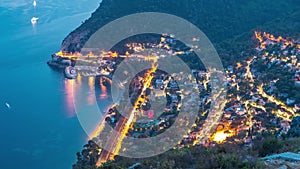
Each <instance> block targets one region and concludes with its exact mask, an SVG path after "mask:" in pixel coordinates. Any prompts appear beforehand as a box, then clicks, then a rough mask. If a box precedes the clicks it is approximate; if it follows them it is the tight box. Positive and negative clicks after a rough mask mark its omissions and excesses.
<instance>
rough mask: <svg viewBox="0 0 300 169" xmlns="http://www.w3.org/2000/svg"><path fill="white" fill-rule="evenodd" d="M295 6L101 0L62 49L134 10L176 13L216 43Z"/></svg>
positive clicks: (218, 0)
mask: <svg viewBox="0 0 300 169" xmlns="http://www.w3.org/2000/svg"><path fill="white" fill-rule="evenodd" d="M275 1H276V2H275ZM291 3H294V4H295V5H291ZM291 6H293V7H294V8H293V7H292V8H291ZM297 7H299V5H298V3H297V2H296V1H295V0H287V1H281V0H265V1H261V0H252V1H240V0H231V1H227V0H210V1H207V0H205V1H204V0H176V1H175V0H173V1H172V0H103V1H102V2H101V4H100V6H99V8H98V9H97V10H96V11H95V12H94V13H93V14H92V15H91V17H90V18H89V19H88V20H86V21H85V22H84V23H83V24H82V25H81V26H80V27H78V28H77V29H76V30H74V31H73V32H71V33H70V34H69V35H68V36H67V37H66V38H65V39H64V40H63V43H62V47H61V50H62V51H65V52H76V51H80V49H81V48H82V47H83V45H84V43H85V42H86V41H87V40H88V39H89V37H90V36H91V35H92V34H93V33H94V32H96V31H97V30H98V29H99V28H101V27H102V26H104V25H105V24H107V23H109V22H110V21H113V20H115V19H117V18H119V17H122V16H125V15H129V14H133V13H137V12H164V13H169V14H173V15H177V16H179V17H182V18H184V19H186V20H188V21H190V22H191V23H193V24H195V25H196V26H198V27H199V28H200V29H201V30H202V31H203V32H204V33H205V34H206V35H207V36H208V38H210V40H211V41H212V42H213V43H218V42H220V41H223V40H226V39H230V38H233V37H235V36H237V35H240V34H242V33H245V32H249V31H250V30H252V29H254V28H257V27H259V26H260V25H262V24H264V23H265V22H267V21H270V20H272V19H275V18H278V17H283V16H285V15H287V11H288V12H292V11H295V10H297ZM246 16H247V17H246ZM249 16H251V17H249Z"/></svg>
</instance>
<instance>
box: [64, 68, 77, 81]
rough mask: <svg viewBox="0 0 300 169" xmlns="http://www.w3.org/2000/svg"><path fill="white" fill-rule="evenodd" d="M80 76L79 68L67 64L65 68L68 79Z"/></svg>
mask: <svg viewBox="0 0 300 169" xmlns="http://www.w3.org/2000/svg"><path fill="white" fill-rule="evenodd" d="M77 76H78V72H77V70H76V69H75V68H74V67H72V66H67V67H66V68H65V77H66V78H68V79H76V78H77Z"/></svg>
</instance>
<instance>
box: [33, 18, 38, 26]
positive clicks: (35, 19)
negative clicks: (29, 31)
mask: <svg viewBox="0 0 300 169" xmlns="http://www.w3.org/2000/svg"><path fill="white" fill-rule="evenodd" d="M38 20H39V18H36V17H32V18H31V23H32V25H35V24H36V23H37V21H38Z"/></svg>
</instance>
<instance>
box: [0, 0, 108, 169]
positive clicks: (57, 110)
mask: <svg viewBox="0 0 300 169" xmlns="http://www.w3.org/2000/svg"><path fill="white" fill-rule="evenodd" d="M33 2H34V1H33V0H0V22H1V26H0V49H1V50H0V71H1V74H0V76H1V78H0V79H1V80H0V168H1V169H20V168H23V169H70V168H71V167H72V164H73V163H75V162H76V152H78V151H80V150H81V149H82V146H83V145H84V144H85V143H86V142H87V140H88V135H87V133H86V132H85V131H84V130H83V128H82V127H81V125H80V122H79V120H78V119H77V116H76V111H75V110H74V107H73V102H72V99H73V98H72V95H73V94H72V83H74V82H71V81H68V80H67V79H65V78H64V76H63V74H62V73H61V72H59V71H56V70H54V69H51V68H50V67H49V66H48V65H47V64H46V62H47V61H48V60H49V59H50V58H51V54H53V53H55V52H58V51H59V49H60V46H61V43H62V40H63V39H64V38H65V37H66V36H67V35H68V34H69V33H70V32H71V31H72V30H74V29H75V28H76V27H78V26H79V25H80V24H81V23H82V22H83V21H84V20H86V19H87V18H89V17H90V15H91V13H92V12H93V11H94V10H95V9H96V8H97V7H99V4H100V0H36V6H35V7H34V5H33ZM33 17H36V18H39V19H38V21H37V23H36V24H35V25H33V24H32V23H31V18H33ZM82 84H87V85H88V80H87V81H85V80H83V82H82ZM103 99H106V97H103Z"/></svg>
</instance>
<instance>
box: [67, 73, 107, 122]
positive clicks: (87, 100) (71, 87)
mask: <svg viewBox="0 0 300 169" xmlns="http://www.w3.org/2000/svg"><path fill="white" fill-rule="evenodd" d="M96 80H97V82H96ZM107 81H108V79H106V78H104V77H88V78H86V77H81V76H78V77H77V79H72V80H69V79H65V80H64V87H65V105H66V111H67V114H66V116H67V117H68V118H71V117H74V116H75V115H76V110H75V107H76V106H74V99H75V98H74V93H76V95H77V96H80V97H81V98H80V100H81V101H83V104H87V105H89V106H91V105H95V104H97V105H98V107H99V109H100V110H101V111H105V110H106V109H107V108H108V107H109V106H110V105H111V104H112V100H111V96H110V93H109V91H108V90H110V83H108V82H107ZM96 90H97V92H96ZM103 113H104V112H103Z"/></svg>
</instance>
